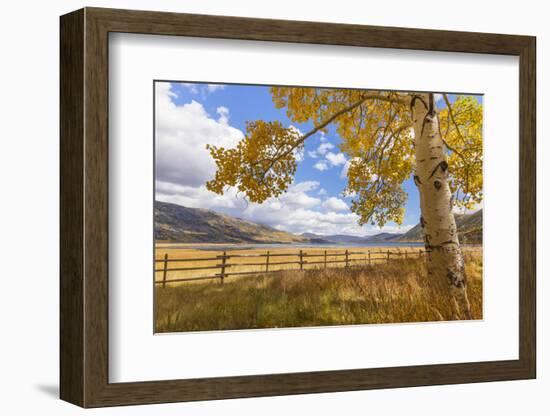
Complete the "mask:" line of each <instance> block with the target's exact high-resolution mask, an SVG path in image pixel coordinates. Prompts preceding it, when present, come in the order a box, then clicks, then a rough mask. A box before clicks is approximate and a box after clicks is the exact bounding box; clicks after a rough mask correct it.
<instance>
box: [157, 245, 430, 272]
mask: <svg viewBox="0 0 550 416" xmlns="http://www.w3.org/2000/svg"><path fill="white" fill-rule="evenodd" d="M187 246H188V247H186V248H177V249H171V248H168V247H169V245H164V244H157V247H156V250H155V258H156V259H157V260H162V259H163V258H164V255H165V254H166V253H167V254H168V258H169V259H191V258H192V259H208V258H214V257H216V256H218V255H221V254H223V251H216V250H200V249H198V248H197V247H198V246H200V244H189V245H187ZM348 249H349V251H350V252H362V253H367V252H370V253H371V256H370V257H371V259H370V262H371V264H374V263H385V262H386V259H387V252H388V251H390V252H391V253H392V254H393V255H392V260H393V259H395V258H399V256H398V255H397V253H401V256H404V253H405V252H406V253H407V255H408V257H412V258H414V257H418V256H419V251H420V249H421V248H420V247H349V248H348ZM325 250H326V251H327V261H328V262H331V261H340V262H341V263H332V264H330V263H329V265H328V266H329V267H344V263H343V262H342V261H343V260H344V257H343V256H342V253H343V252H344V251H345V248H318V247H307V248H303V252H304V253H307V254H310V255H311V254H318V255H324V252H325ZM299 251H300V249H299V248H296V247H285V248H273V249H269V253H270V255H275V256H272V257H271V258H270V267H269V270H270V271H274V270H292V269H297V268H299V265H298V264H296V263H295V264H284V265H274V264H273V263H275V262H279V263H284V262H297V261H298V260H299V257H298V256H297V255H296V254H297V253H298V252H299ZM266 252H267V249H265V248H261V249H242V248H238V247H235V249H233V250H227V252H226V253H227V255H246V256H252V255H260V254H262V255H265V254H266ZM283 254H288V255H283ZM336 254H339V255H336ZM265 260H266V259H265V257H235V258H231V259H230V260H229V261H228V263H229V264H231V267H229V268H228V269H227V271H228V272H237V271H238V272H253V271H257V272H260V271H264V270H265V266H264V265H256V266H252V265H251V263H265ZM304 260H306V261H308V262H322V261H324V257H304ZM349 261H350V264H351V265H368V263H369V259H368V254H353V255H350V256H349ZM219 264H220V260H197V261H182V262H178V261H170V262H169V265H168V268H169V269H170V268H172V269H178V268H191V267H208V266H211V267H212V266H216V265H219ZM162 267H163V263H162V262H161V261H160V262H157V263H156V269H162ZM318 268H319V265H313V264H305V265H304V269H306V270H307V269H318ZM219 272H220V269H207V270H191V271H181V270H180V271H173V272H168V276H167V279H168V280H170V279H180V278H186V277H200V276H211V275H214V274H216V273H219ZM155 280H156V281H160V280H162V272H160V271H159V272H156V273H155Z"/></svg>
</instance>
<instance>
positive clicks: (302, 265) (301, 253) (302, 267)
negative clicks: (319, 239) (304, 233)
mask: <svg viewBox="0 0 550 416" xmlns="http://www.w3.org/2000/svg"><path fill="white" fill-rule="evenodd" d="M300 270H304V253H303V252H302V250H300Z"/></svg>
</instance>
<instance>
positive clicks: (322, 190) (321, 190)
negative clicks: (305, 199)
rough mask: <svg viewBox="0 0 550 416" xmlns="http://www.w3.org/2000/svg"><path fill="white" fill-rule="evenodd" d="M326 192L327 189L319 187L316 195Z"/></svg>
mask: <svg viewBox="0 0 550 416" xmlns="http://www.w3.org/2000/svg"><path fill="white" fill-rule="evenodd" d="M326 194H327V190H326V189H325V188H321V189H319V192H317V195H326Z"/></svg>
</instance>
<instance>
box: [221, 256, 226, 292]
mask: <svg viewBox="0 0 550 416" xmlns="http://www.w3.org/2000/svg"><path fill="white" fill-rule="evenodd" d="M226 260H227V257H226V254H225V251H224V252H223V258H222V272H221V274H220V283H221V284H222V285H223V279H224V278H225V263H226Z"/></svg>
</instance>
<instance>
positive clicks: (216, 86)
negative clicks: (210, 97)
mask: <svg viewBox="0 0 550 416" xmlns="http://www.w3.org/2000/svg"><path fill="white" fill-rule="evenodd" d="M224 88H225V85H222V84H208V85H207V86H206V89H207V90H208V92H214V91H219V90H223V89H224Z"/></svg>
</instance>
